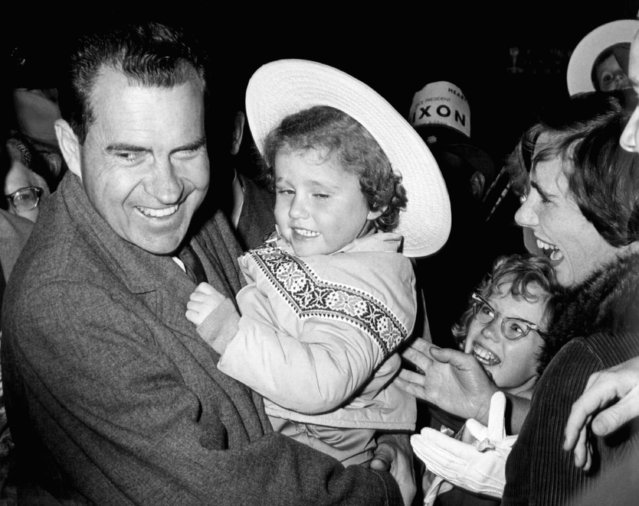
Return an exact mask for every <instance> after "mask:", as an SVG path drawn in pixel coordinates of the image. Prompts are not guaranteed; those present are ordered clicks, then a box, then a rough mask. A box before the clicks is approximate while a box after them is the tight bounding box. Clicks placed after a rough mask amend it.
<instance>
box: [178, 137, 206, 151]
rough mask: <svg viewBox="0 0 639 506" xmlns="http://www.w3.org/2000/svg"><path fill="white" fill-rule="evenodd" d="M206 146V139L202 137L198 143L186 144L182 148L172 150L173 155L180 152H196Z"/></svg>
mask: <svg viewBox="0 0 639 506" xmlns="http://www.w3.org/2000/svg"><path fill="white" fill-rule="evenodd" d="M205 145H206V137H200V138H199V139H198V140H196V141H193V142H189V143H188V144H184V145H182V146H178V147H177V148H174V149H172V150H171V153H177V152H178V151H196V150H198V149H200V148H201V147H202V146H205Z"/></svg>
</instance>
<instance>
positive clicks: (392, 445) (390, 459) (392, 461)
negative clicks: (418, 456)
mask: <svg viewBox="0 0 639 506" xmlns="http://www.w3.org/2000/svg"><path fill="white" fill-rule="evenodd" d="M370 467H371V469H375V470H376V471H389V472H390V473H391V475H392V476H393V478H395V481H396V482H397V484H398V485H399V489H400V491H401V494H402V498H403V499H404V504H405V505H406V506H410V505H411V504H412V502H413V499H414V498H415V493H416V492H417V486H416V485H415V473H414V472H413V451H412V449H411V446H410V436H409V434H396V433H384V434H382V435H380V436H379V437H378V438H377V448H376V449H375V455H374V456H373V460H371V462H370Z"/></svg>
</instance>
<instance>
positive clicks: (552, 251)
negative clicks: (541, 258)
mask: <svg viewBox="0 0 639 506" xmlns="http://www.w3.org/2000/svg"><path fill="white" fill-rule="evenodd" d="M537 247H538V248H539V249H540V250H541V251H542V253H543V254H544V255H545V256H547V257H548V258H549V259H550V260H553V261H558V260H561V259H562V258H563V254H562V253H561V250H560V249H559V248H557V247H556V246H553V245H552V244H549V243H547V242H544V241H542V240H541V239H537Z"/></svg>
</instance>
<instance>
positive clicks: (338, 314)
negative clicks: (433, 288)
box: [249, 246, 408, 357]
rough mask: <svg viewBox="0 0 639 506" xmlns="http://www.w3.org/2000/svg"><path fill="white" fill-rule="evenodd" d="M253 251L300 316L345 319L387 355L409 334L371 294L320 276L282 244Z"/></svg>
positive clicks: (274, 283) (266, 272) (270, 278)
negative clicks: (287, 251)
mask: <svg viewBox="0 0 639 506" xmlns="http://www.w3.org/2000/svg"><path fill="white" fill-rule="evenodd" d="M249 254H250V255H251V257H252V258H253V259H254V260H255V262H256V263H257V265H258V267H259V268H260V270H261V271H262V272H263V273H264V274H265V275H266V277H267V278H268V280H269V281H270V282H271V284H272V285H273V286H274V287H275V288H276V290H277V291H278V292H279V293H280V294H281V295H282V297H284V299H285V300H286V301H287V302H288V304H289V305H290V306H291V308H292V309H293V310H294V311H295V312H296V313H297V315H298V317H299V318H302V319H304V318H310V317H313V316H315V317H317V316H319V317H321V318H326V319H329V320H342V321H344V320H345V321H347V322H349V323H351V324H352V325H355V326H356V327H358V328H360V329H361V330H363V331H364V332H365V333H366V334H368V335H369V336H370V337H371V338H372V339H373V340H374V341H375V342H376V343H377V345H378V346H379V347H380V348H381V350H382V353H383V354H384V357H386V356H388V355H390V354H391V353H392V352H394V351H395V349H396V348H397V346H399V344H400V343H401V342H402V341H403V340H404V339H405V338H406V337H407V335H408V332H407V330H406V327H405V326H404V325H402V323H401V322H400V321H399V319H398V318H397V317H396V316H395V315H394V314H393V313H392V312H391V311H390V309H388V308H387V307H386V305H385V304H383V303H382V302H381V301H379V300H377V299H376V298H374V297H372V296H371V295H369V294H367V293H365V292H363V291H361V290H358V289H356V288H353V287H350V286H346V285H341V284H339V283H332V282H328V281H324V280H322V279H320V278H318V276H317V275H316V274H315V273H314V272H313V271H312V270H311V269H310V267H309V266H308V265H307V264H306V263H305V262H304V261H303V260H301V259H299V258H296V257H294V256H292V255H290V254H288V253H286V252H285V251H283V250H281V249H280V248H274V247H269V246H262V247H260V248H258V249H254V250H251V251H249Z"/></svg>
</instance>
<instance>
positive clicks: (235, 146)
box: [231, 111, 246, 155]
mask: <svg viewBox="0 0 639 506" xmlns="http://www.w3.org/2000/svg"><path fill="white" fill-rule="evenodd" d="M245 124H246V114H244V112H243V111H237V112H236V113H235V119H234V121H233V138H232V139H231V154H232V155H237V154H238V153H239V152H240V146H241V144H242V137H244V125H245Z"/></svg>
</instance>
